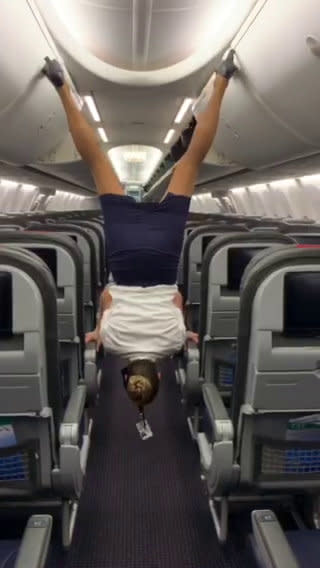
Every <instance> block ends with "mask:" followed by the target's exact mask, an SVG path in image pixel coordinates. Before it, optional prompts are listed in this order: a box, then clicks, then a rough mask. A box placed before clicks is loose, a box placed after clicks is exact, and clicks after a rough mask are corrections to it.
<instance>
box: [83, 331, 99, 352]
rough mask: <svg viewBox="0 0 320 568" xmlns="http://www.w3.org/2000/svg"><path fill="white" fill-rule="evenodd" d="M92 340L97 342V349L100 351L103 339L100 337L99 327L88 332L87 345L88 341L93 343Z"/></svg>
mask: <svg viewBox="0 0 320 568" xmlns="http://www.w3.org/2000/svg"><path fill="white" fill-rule="evenodd" d="M92 342H94V343H96V344H97V347H96V349H97V351H99V350H100V347H101V339H100V334H99V332H98V330H97V329H95V330H94V331H89V332H88V333H86V336H85V343H86V345H87V344H88V343H92Z"/></svg>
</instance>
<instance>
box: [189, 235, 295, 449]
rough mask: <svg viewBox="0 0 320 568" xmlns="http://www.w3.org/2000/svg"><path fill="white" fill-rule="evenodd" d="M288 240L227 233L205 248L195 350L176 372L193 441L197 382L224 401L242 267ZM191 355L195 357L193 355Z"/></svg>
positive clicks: (199, 403)
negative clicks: (209, 386)
mask: <svg viewBox="0 0 320 568" xmlns="http://www.w3.org/2000/svg"><path fill="white" fill-rule="evenodd" d="M291 242H293V241H292V240H291V239H290V238H289V237H286V236H284V235H280V234H278V235H277V234H274V233H271V232H270V233H269V232H268V231H267V232H265V233H260V234H259V235H257V234H253V233H229V234H225V235H223V236H219V237H216V239H214V241H212V242H211V243H210V244H209V246H208V248H207V249H206V252H205V256H204V259H203V265H202V272H201V302H200V324H199V349H197V348H196V347H195V346H192V349H191V350H190V354H189V353H188V356H187V364H186V365H185V367H184V369H183V370H181V369H180V375H181V377H182V379H181V381H180V382H181V386H182V393H183V398H184V401H185V403H186V406H187V412H188V424H189V428H190V430H191V433H192V436H193V438H196V436H197V432H198V430H197V429H198V428H199V426H200V423H201V421H202V418H205V416H202V414H203V413H202V411H203V400H202V383H203V381H206V382H213V383H214V384H215V385H216V386H217V388H218V389H219V392H220V393H221V396H222V398H223V399H224V400H225V401H226V404H227V403H228V400H230V396H231V392H232V387H233V378H234V371H235V364H236V356H237V335H238V318H239V308H240V283H241V278H242V276H243V273H244V270H245V268H246V266H247V265H248V264H249V262H250V261H251V259H252V258H253V257H254V256H255V255H257V254H258V253H259V252H260V251H261V250H264V249H265V248H267V247H271V246H283V245H286V244H290V243H291ZM196 355H197V356H196Z"/></svg>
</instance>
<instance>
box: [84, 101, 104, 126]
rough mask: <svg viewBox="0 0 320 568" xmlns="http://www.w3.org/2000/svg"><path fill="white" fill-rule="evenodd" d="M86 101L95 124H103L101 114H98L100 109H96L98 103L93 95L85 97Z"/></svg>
mask: <svg viewBox="0 0 320 568" xmlns="http://www.w3.org/2000/svg"><path fill="white" fill-rule="evenodd" d="M83 98H84V101H85V103H86V105H87V107H88V109H89V111H90V113H91V116H92V118H93V120H94V121H95V122H101V118H100V114H99V112H98V109H97V107H96V103H95V101H94V98H93V97H92V96H91V95H85V96H84V97H83Z"/></svg>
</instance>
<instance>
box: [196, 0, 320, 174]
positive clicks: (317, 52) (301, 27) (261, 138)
mask: <svg viewBox="0 0 320 568" xmlns="http://www.w3.org/2000/svg"><path fill="white" fill-rule="evenodd" d="M233 46H234V48H235V50H236V53H237V58H238V63H239V67H240V69H241V73H240V74H239V75H238V77H235V78H234V79H233V80H232V81H231V82H230V85H229V87H228V91H227V93H226V96H225V100H224V102H223V108H222V115H221V121H220V125H219V129H218V133H217V137H216V140H215V144H214V148H215V150H216V152H217V153H218V154H220V155H222V156H224V158H225V159H227V160H230V161H232V162H236V163H238V164H240V165H242V166H244V167H249V168H253V169H258V168H261V167H266V166H271V165H275V164H279V163H282V162H286V161H289V160H292V159H295V158H298V157H301V156H307V155H311V154H313V153H316V152H318V151H319V148H320V113H319V93H320V2H319V0H306V1H303V2H302V1H301V0H290V1H284V2H281V1H280V2H279V0H266V1H264V2H260V6H259V11H258V10H257V14H256V17H255V18H252V19H251V22H250V23H248V25H247V26H246V24H244V26H243V29H242V30H241V31H240V33H239V34H238V35H237V37H235V39H234V42H233ZM209 91H210V88H209V86H207V88H206V89H205V90H204V92H203V95H202V96H201V97H200V99H199V102H198V105H196V107H195V114H196V115H197V113H198V112H199V110H200V109H201V106H202V105H203V104H204V103H205V101H206V100H207V98H208V94H209Z"/></svg>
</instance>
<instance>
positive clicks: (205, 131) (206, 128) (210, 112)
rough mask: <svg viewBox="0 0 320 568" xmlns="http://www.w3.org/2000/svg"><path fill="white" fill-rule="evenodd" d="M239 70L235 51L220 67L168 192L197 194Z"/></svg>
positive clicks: (188, 194) (188, 195) (187, 194)
mask: <svg viewBox="0 0 320 568" xmlns="http://www.w3.org/2000/svg"><path fill="white" fill-rule="evenodd" d="M235 70H236V67H235V65H234V63H233V52H230V55H229V56H228V58H227V60H226V62H223V63H222V64H221V65H220V70H218V74H217V76H216V79H215V82H214V89H213V92H212V95H211V97H210V100H209V102H208V105H207V107H206V109H205V110H204V111H203V112H201V113H200V114H199V116H198V117H197V126H196V127H195V129H194V133H193V135H192V138H191V142H190V144H189V147H188V149H187V151H186V153H185V154H184V155H183V156H182V158H181V160H180V161H179V162H178V164H177V165H176V167H175V171H174V174H173V176H172V180H171V182H170V184H169V188H168V192H170V193H174V194H176V195H185V196H186V197H191V196H192V195H193V193H194V187H195V182H196V179H197V175H198V171H199V167H200V165H201V163H202V161H203V160H204V158H205V156H206V155H207V153H208V151H209V149H210V147H211V145H212V143H213V140H214V137H215V135H216V132H217V128H218V123H219V117H220V110H221V105H222V101H223V97H224V94H225V91H226V88H227V86H228V83H229V79H230V77H231V76H232V74H233V73H234V71H235Z"/></svg>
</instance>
